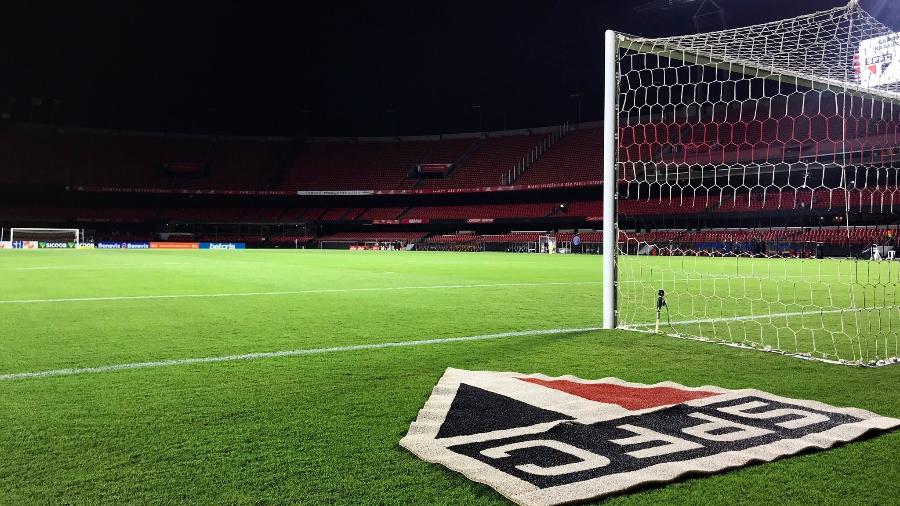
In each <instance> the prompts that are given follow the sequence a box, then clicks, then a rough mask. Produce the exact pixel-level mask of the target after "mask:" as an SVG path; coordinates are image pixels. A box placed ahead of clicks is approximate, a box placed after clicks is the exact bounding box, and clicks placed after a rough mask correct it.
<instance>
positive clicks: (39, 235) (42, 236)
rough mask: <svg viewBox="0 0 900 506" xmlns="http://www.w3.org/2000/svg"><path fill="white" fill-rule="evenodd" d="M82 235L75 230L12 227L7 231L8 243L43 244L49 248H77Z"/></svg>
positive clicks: (79, 231)
mask: <svg viewBox="0 0 900 506" xmlns="http://www.w3.org/2000/svg"><path fill="white" fill-rule="evenodd" d="M82 239H83V234H82V232H81V230H79V229H77V228H28V227H12V228H10V229H9V242H10V243H13V244H15V243H18V242H22V243H25V242H29V243H38V244H43V246H44V247H49V248H58V249H64V248H68V247H71V248H78V247H79V246H80V245H81V242H82Z"/></svg>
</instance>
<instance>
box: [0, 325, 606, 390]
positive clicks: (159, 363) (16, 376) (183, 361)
mask: <svg viewBox="0 0 900 506" xmlns="http://www.w3.org/2000/svg"><path fill="white" fill-rule="evenodd" d="M595 330H600V327H578V328H567V329H544V330H524V331H519V332H501V333H499V334H484V335H480V336H466V337H446V338H441V339H424V340H419V341H397V342H388V343H374V344H357V345H352V346H335V347H332V348H312V349H305V350H304V349H300V350H286V351H269V352H262V353H246V354H243V355H224V356H218V357H199V358H180V359H171V360H156V361H152V362H132V363H128V364H114V365H102V366H98V367H80V368H72V369H53V370H48V371H36V372H20V373H11V374H0V381H14V380H26V379H36V378H50V377H55V376H75V375H79V374H98V373H105V372H114V371H126V370H131V369H150V368H156V367H173V366H179V365H192V364H214V363H219V362H238V361H243V360H260V359H266V358H279V357H299V356H305V355H321V354H325V353H343V352H351V351H363V350H380V349H384V348H403V347H409V346H427V345H432V344H446V343H460V342H467V341H486V340H489V339H500V338H504V337H522V336H546V335H555V334H573V333H579V332H592V331H595Z"/></svg>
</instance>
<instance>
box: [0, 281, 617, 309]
mask: <svg viewBox="0 0 900 506" xmlns="http://www.w3.org/2000/svg"><path fill="white" fill-rule="evenodd" d="M599 284H600V282H599V281H571V282H545V283H480V284H471V285H425V286H387V287H373V288H320V289H310V290H284V291H277V292H230V293H229V292H226V293H181V294H167V295H116V296H108V297H65V298H56V299H11V300H0V304H46V303H51V302H108V301H121V300H154V299H201V298H217V297H260V296H274V295H303V294H316V293H355V292H389V291H401V290H456V289H464V288H509V287H534V286H574V285H599Z"/></svg>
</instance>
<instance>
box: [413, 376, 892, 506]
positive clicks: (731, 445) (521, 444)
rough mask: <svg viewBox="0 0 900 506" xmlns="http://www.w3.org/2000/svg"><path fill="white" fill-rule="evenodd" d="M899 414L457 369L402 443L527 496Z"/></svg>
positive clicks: (746, 455) (573, 490)
mask: <svg viewBox="0 0 900 506" xmlns="http://www.w3.org/2000/svg"><path fill="white" fill-rule="evenodd" d="M898 425H900V420H897V419H894V418H885V417H882V416H878V415H876V414H874V413H870V412H868V411H863V410H860V409H852V408H835V407H833V406H829V405H827V404H822V403H820V402H815V401H806V400H796V399H787V398H785V397H779V396H777V395H772V394H768V393H766V392H761V391H759V390H726V389H723V388H718V387H711V386H704V387H700V388H690V387H685V386H682V385H679V384H676V383H668V382H666V383H658V384H656V385H642V384H638V383H627V382H625V381H621V380H618V379H615V378H606V379H602V380H596V381H588V380H582V379H579V378H575V377H572V376H564V377H559V378H551V377H547V376H543V375H540V374H531V375H526V374H516V373H508V372H502V373H501V372H481V371H463V370H459V369H447V371H446V372H445V373H444V377H443V378H441V380H440V382H439V383H438V384H437V386H435V387H434V391H433V392H432V394H431V398H430V399H428V402H427V403H426V404H425V407H424V408H423V409H422V410H421V411H420V412H419V417H418V418H417V419H416V421H415V422H413V424H412V425H411V426H410V428H409V433H407V435H406V437H404V438H403V440H402V441H401V442H400V444H401V445H403V447H405V448H407V449H408V450H409V451H411V452H413V453H414V454H416V455H417V456H419V458H421V459H423V460H426V461H428V462H434V463H438V464H443V465H444V466H446V467H448V468H450V469H452V470H454V471H458V472H460V473H462V474H464V475H465V476H466V477H468V478H469V479H470V480H473V481H477V482H480V483H484V484H486V485H489V486H491V487H493V488H494V489H496V490H497V491H498V492H500V493H501V494H503V495H504V496H506V497H508V498H509V499H512V500H513V501H515V502H517V503H519V504H523V505H553V504H561V503H569V502H573V501H583V500H588V499H596V498H600V497H604V496H607V495H610V494H615V493H619V492H622V491H625V490H628V489H630V488H634V487H639V486H642V485H647V484H652V483H665V482H671V481H675V480H677V479H678V478H679V477H682V476H685V475H687V474H693V475H696V474H711V473H715V472H720V471H723V470H726V469H732V468H735V467H740V466H744V465H747V464H750V463H753V462H768V461H771V460H774V459H777V458H779V457H784V456H788V455H794V454H796V453H798V452H802V451H811V450H823V449H827V448H830V447H832V446H835V445H836V444H839V443H843V442H846V441H852V440H854V439H857V438H859V437H861V436H863V435H865V434H867V433H870V432H878V431H885V430H889V429H892V428H895V427H897V426H898Z"/></svg>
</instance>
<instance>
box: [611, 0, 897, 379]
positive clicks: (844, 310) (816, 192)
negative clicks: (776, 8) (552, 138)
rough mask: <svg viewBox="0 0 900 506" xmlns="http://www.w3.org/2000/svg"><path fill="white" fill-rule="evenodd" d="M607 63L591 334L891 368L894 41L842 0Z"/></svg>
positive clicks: (627, 45)
mask: <svg viewBox="0 0 900 506" xmlns="http://www.w3.org/2000/svg"><path fill="white" fill-rule="evenodd" d="M606 65H607V66H606V74H607V95H606V110H607V114H606V118H607V120H606V131H605V137H606V139H605V145H604V150H605V155H606V165H605V175H604V181H605V183H606V185H605V188H604V192H605V194H604V213H605V216H610V215H614V216H616V217H617V219H613V220H610V219H607V220H605V226H606V228H605V230H604V233H605V236H604V239H605V247H604V251H605V252H606V253H610V252H612V253H614V254H612V255H610V254H607V259H606V260H607V264H606V266H605V279H606V281H605V283H606V291H605V292H604V300H605V307H604V326H605V327H606V328H626V329H633V330H641V331H657V329H658V331H659V332H662V333H666V334H670V335H673V336H678V337H686V338H693V339H701V340H709V341H715V342H722V343H730V344H733V345H738V346H747V347H752V348H757V349H763V350H768V351H776V352H781V353H786V354H792V355H797V356H801V357H807V358H812V359H817V360H824V361H833V362H841V363H855V364H871V365H875V364H884V363H889V362H893V361H896V357H898V356H900V305H898V304H900V301H898V296H900V293H898V290H897V281H898V278H900V263H897V262H895V261H892V260H890V259H891V258H893V253H891V251H893V249H894V246H895V242H896V235H897V232H898V231H897V229H896V226H895V225H894V221H895V220H896V215H897V213H898V211H900V192H898V185H900V181H898V169H900V35H895V34H893V33H892V31H891V30H890V29H888V28H887V27H886V26H885V25H883V24H882V23H880V22H879V21H878V20H877V19H875V18H873V17H872V16H870V15H869V14H868V13H866V12H865V11H864V10H863V9H862V8H861V7H859V5H858V4H857V3H856V2H855V1H854V2H851V3H850V4H849V5H847V6H845V7H840V8H836V9H832V10H828V11H823V12H817V13H813V14H810V15H806V16H801V17H797V18H792V19H786V20H783V21H777V22H772V23H767V24H762V25H756V26H751V27H747V28H740V29H731V30H724V31H719V32H712V33H702V34H698V35H689V36H680V37H671V38H661V39H648V38H641V37H634V36H628V35H623V34H617V33H612V32H608V33H607V62H606ZM610 183H613V184H610ZM615 183H617V184H615ZM657 318H659V320H660V322H659V323H657Z"/></svg>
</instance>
